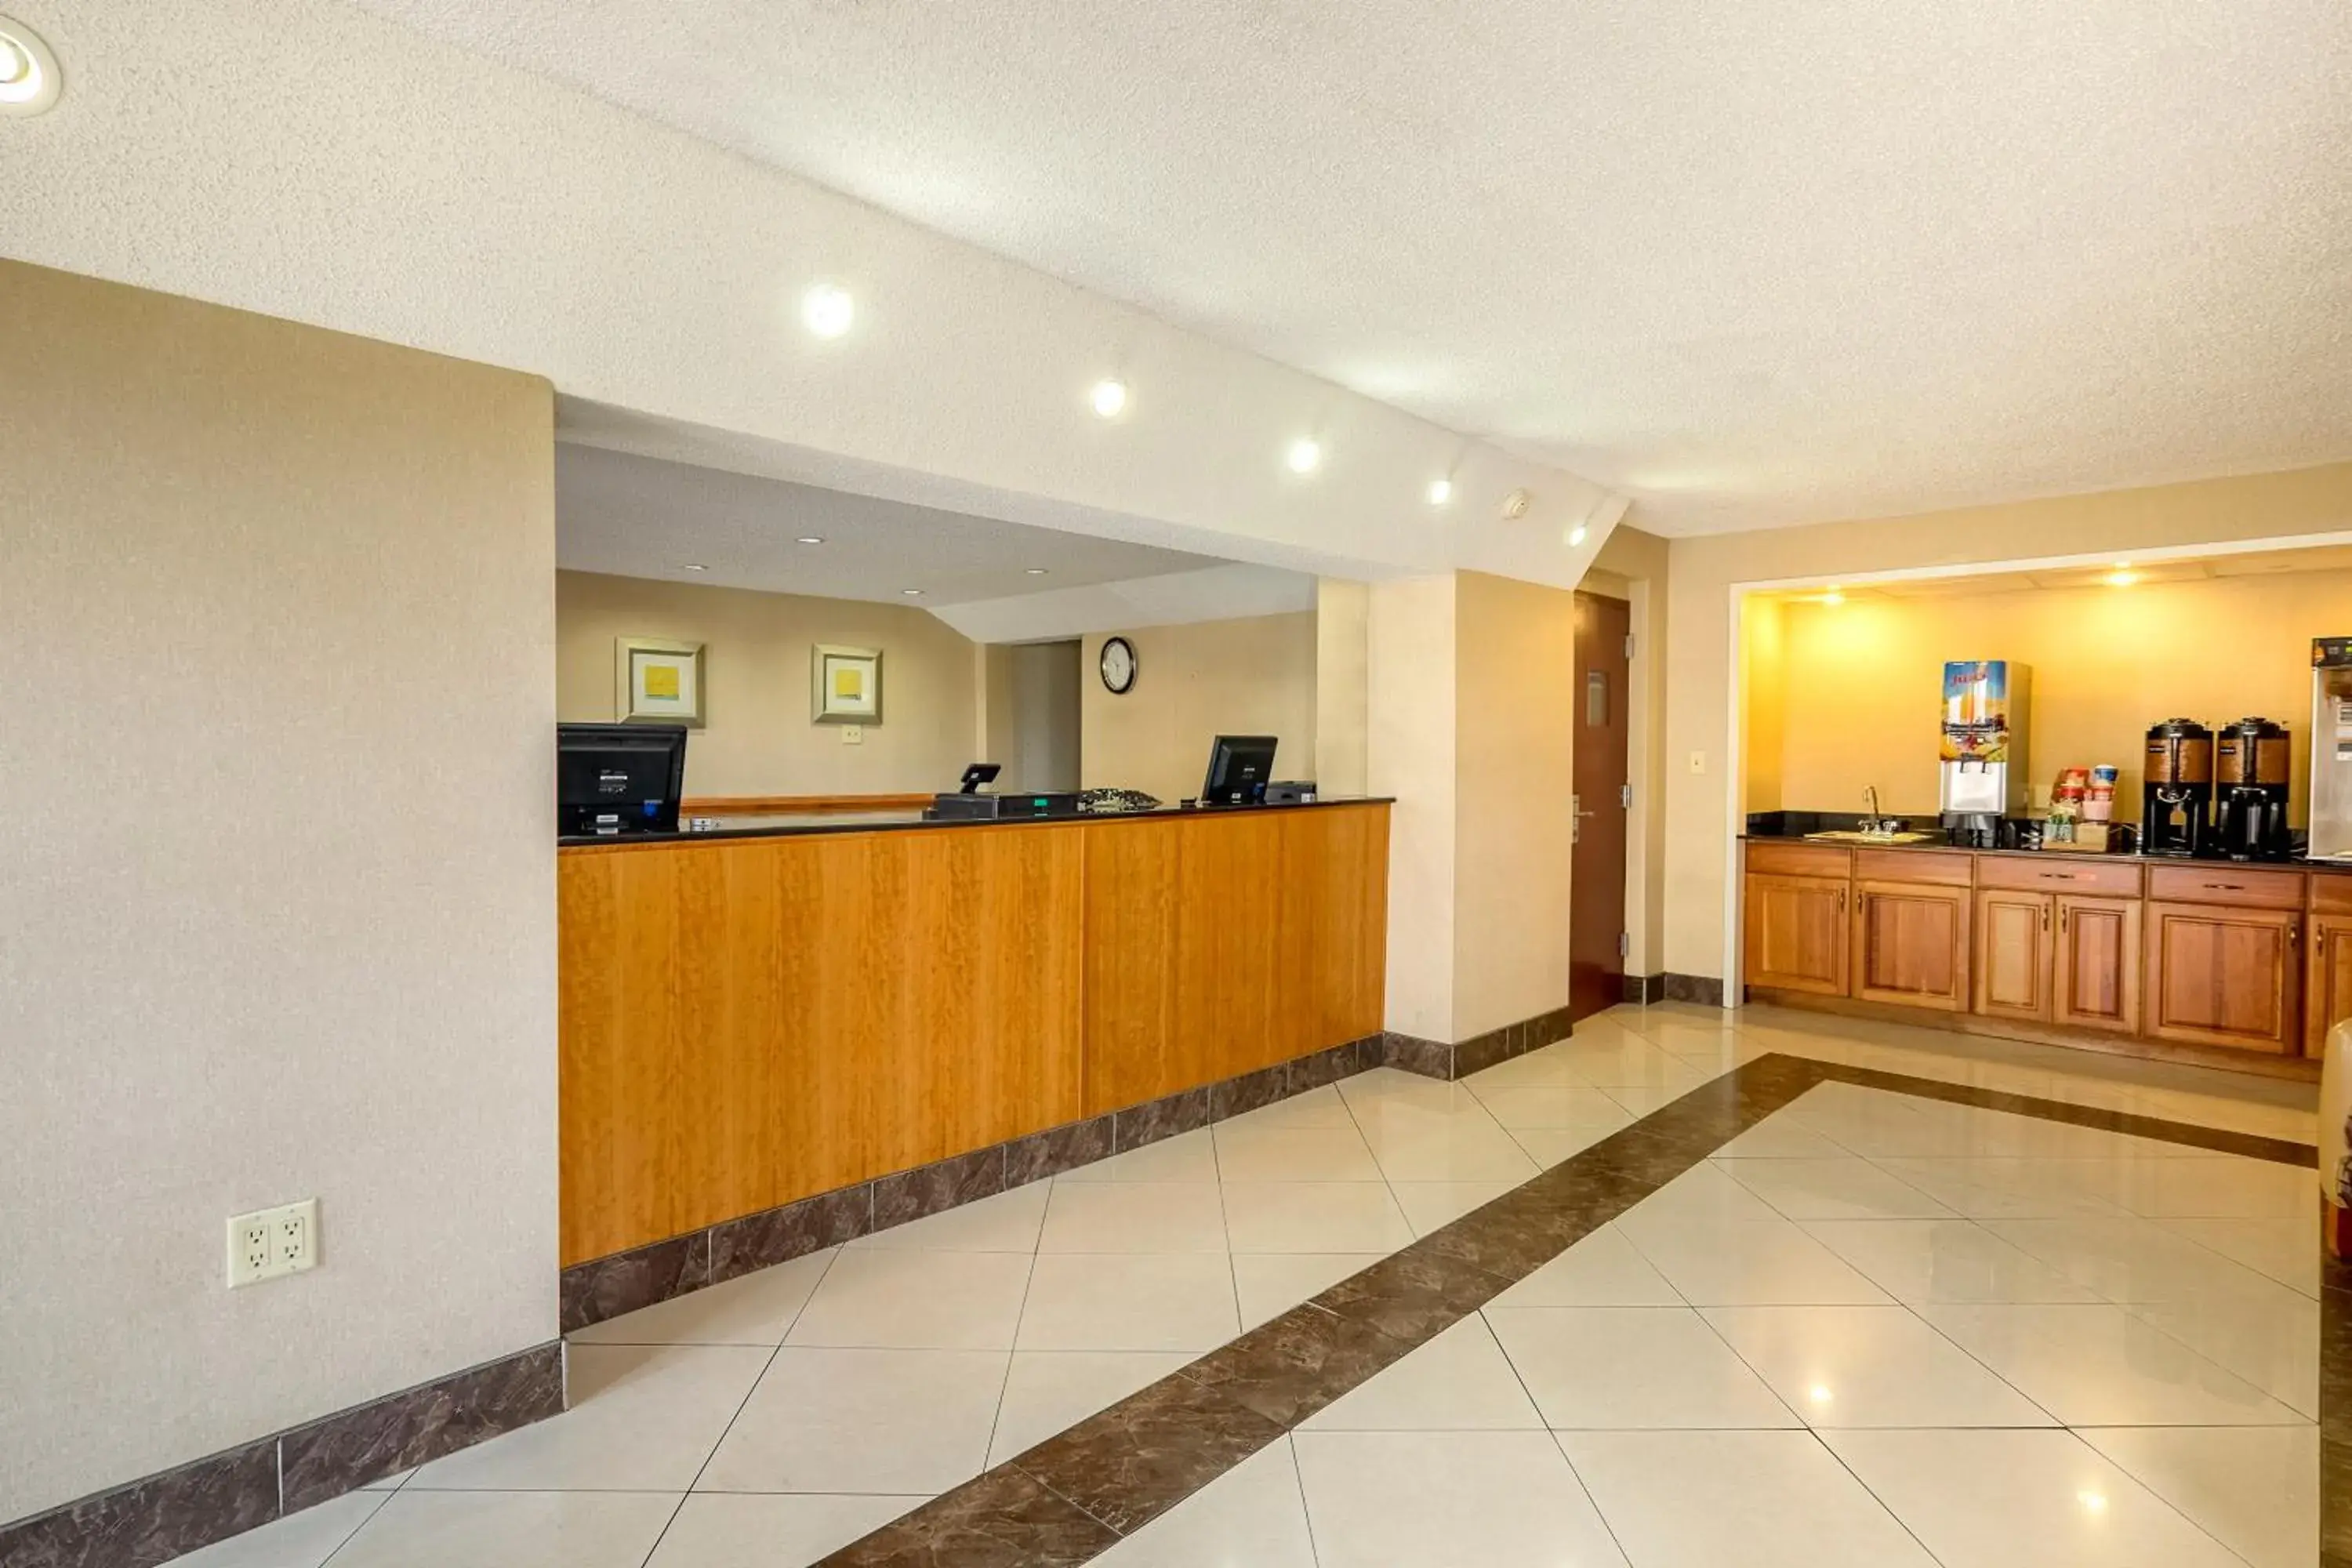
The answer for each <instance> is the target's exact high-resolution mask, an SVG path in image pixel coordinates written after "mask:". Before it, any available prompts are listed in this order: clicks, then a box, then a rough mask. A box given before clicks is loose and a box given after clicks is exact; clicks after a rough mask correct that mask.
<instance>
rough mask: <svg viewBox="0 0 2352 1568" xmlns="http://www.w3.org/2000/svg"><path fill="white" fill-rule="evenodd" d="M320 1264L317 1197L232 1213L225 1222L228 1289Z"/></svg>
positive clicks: (255, 1283)
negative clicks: (245, 1212) (236, 1213)
mask: <svg viewBox="0 0 2352 1568" xmlns="http://www.w3.org/2000/svg"><path fill="white" fill-rule="evenodd" d="M318 1266H319V1200H318V1199H316V1198H304V1199H302V1200H301V1201H300V1202H299V1203H291V1204H281V1205H278V1207H276V1208H274V1209H256V1210H254V1211H253V1212H252V1213H251V1214H241V1215H232V1216H231V1217H230V1219H229V1222H228V1288H229V1289H232V1290H236V1289H242V1288H243V1287H245V1286H247V1285H258V1284H260V1283H261V1282H262V1281H263V1280H265V1279H278V1277H279V1276H281V1275H286V1274H299V1273H302V1272H303V1271H304V1270H306V1269H310V1268H317V1267H318Z"/></svg>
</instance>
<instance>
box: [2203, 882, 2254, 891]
mask: <svg viewBox="0 0 2352 1568" xmlns="http://www.w3.org/2000/svg"><path fill="white" fill-rule="evenodd" d="M2205 886H2206V888H2207V889H2208V890H2209V891H2211V892H2216V893H2242V892H2244V891H2245V890H2246V885H2245V884H2244V883H2243V882H2208V883H2206V884H2205Z"/></svg>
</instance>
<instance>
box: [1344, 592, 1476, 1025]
mask: <svg viewBox="0 0 2352 1568" xmlns="http://www.w3.org/2000/svg"><path fill="white" fill-rule="evenodd" d="M1369 610H1370V618H1369V620H1368V622H1367V643H1366V661H1365V672H1366V688H1367V693H1368V700H1367V704H1366V711H1367V715H1368V718H1367V742H1366V748H1365V762H1366V767H1367V770H1368V771H1367V777H1368V780H1369V782H1370V785H1371V793H1372V794H1374V795H1390V796H1392V797H1394V799H1395V801H1396V805H1394V806H1393V807H1392V808H1391V810H1390V813H1389V952H1388V1027H1389V1028H1391V1029H1392V1030H1395V1031H1396V1032H1398V1033H1400V1034H1406V1035H1415V1036H1418V1037H1421V1038H1423V1039H1425V1040H1451V1039H1452V1038H1453V1037H1454V824H1455V822H1456V820H1457V816H1456V812H1455V809H1454V787H1455V778H1456V772H1455V767H1454V755H1455V743H1456V742H1455V703H1456V701H1457V700H1458V696H1459V692H1458V690H1457V689H1456V686H1455V682H1454V624H1455V622H1454V617H1455V588H1454V578H1453V576H1452V575H1451V574H1447V575H1445V576H1441V577H1405V578H1397V579H1391V580H1389V581H1384V582H1379V583H1374V584H1372V585H1371V591H1370V602H1369Z"/></svg>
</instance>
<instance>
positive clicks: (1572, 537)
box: [1568, 523, 1585, 550]
mask: <svg viewBox="0 0 2352 1568" xmlns="http://www.w3.org/2000/svg"><path fill="white" fill-rule="evenodd" d="M1584 540H1585V532H1584V524H1582V523H1578V524H1577V525H1576V526H1575V527H1574V528H1571V529H1570V530H1569V531H1568V547H1569V548H1570V550H1573V549H1575V548H1576V547H1577V546H1578V545H1580V544H1581V543H1583V542H1584Z"/></svg>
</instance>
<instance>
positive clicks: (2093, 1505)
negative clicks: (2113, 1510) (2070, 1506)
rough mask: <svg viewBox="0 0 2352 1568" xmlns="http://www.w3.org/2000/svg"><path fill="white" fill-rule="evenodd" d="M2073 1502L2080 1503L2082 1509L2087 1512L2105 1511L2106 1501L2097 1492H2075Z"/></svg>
mask: <svg viewBox="0 0 2352 1568" xmlns="http://www.w3.org/2000/svg"><path fill="white" fill-rule="evenodd" d="M2074 1500H2075V1501H2076V1502H2079V1503H2081V1504H2082V1505H2083V1507H2084V1510H2086V1511H2088V1512H2091V1513H2105V1512H2106V1511H2107V1500H2106V1499H2105V1497H2104V1496H2102V1495H2101V1494H2100V1493H2098V1492H2095V1491H2089V1490H2084V1491H2079V1492H2076V1493H2075V1494H2074Z"/></svg>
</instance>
